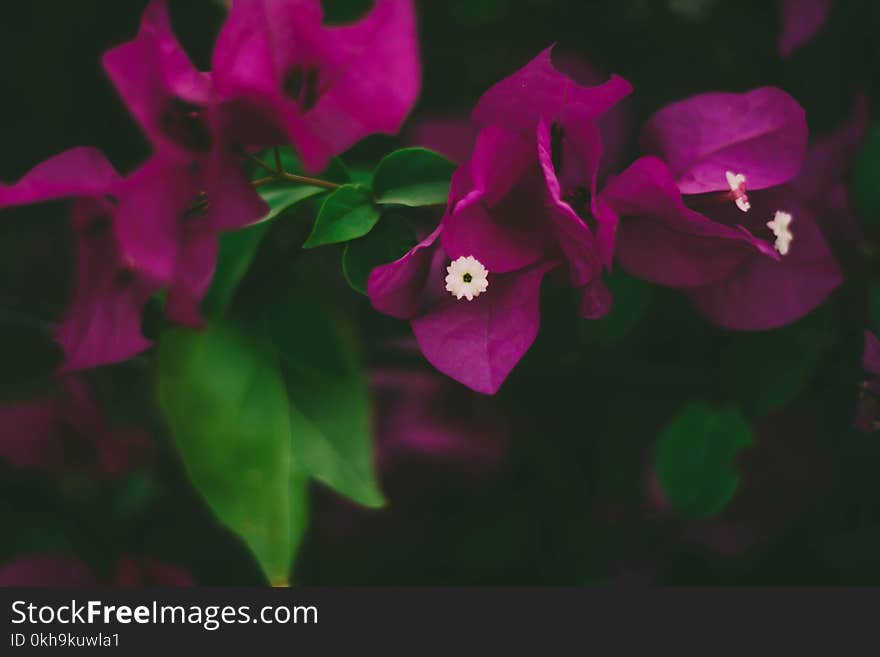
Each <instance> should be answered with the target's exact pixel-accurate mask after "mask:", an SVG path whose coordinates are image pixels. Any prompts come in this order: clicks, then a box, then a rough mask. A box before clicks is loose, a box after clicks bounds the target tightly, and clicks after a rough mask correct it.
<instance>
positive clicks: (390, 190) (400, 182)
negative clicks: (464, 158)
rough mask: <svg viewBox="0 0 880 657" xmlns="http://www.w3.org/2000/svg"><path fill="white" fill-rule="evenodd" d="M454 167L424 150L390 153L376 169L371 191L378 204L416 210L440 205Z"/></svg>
mask: <svg viewBox="0 0 880 657" xmlns="http://www.w3.org/2000/svg"><path fill="white" fill-rule="evenodd" d="M453 171H455V165H454V164H453V163H452V162H450V161H449V160H447V159H446V158H445V157H443V156H442V155H440V154H439V153H435V152H434V151H429V150H428V149H426V148H404V149H402V150H399V151H394V152H393V153H390V154H388V155H386V156H385V158H384V159H383V160H382V161H381V162H380V163H379V166H378V167H376V172H375V173H374V174H373V191H374V192H375V193H376V198H377V200H378V202H379V203H396V204H399V205H409V206H412V207H418V206H422V205H443V204H445V203H446V201H447V199H448V197H449V181H450V179H451V178H452V172H453Z"/></svg>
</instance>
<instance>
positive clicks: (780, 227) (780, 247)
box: [767, 210, 794, 255]
mask: <svg viewBox="0 0 880 657" xmlns="http://www.w3.org/2000/svg"><path fill="white" fill-rule="evenodd" d="M791 220H792V216H791V215H790V214H789V213H788V212H783V211H782V210H777V211H776V214H775V215H774V216H773V221H768V222H767V228H769V229H770V230H772V231H773V234H774V235H776V244H774V247H776V250H777V251H779V253H780V255H785V254H786V253H788V249H789V247H790V246H791V241H792V240H793V239H794V235H792V234H791V231H790V230H789V229H788V227H789V226H790V225H791Z"/></svg>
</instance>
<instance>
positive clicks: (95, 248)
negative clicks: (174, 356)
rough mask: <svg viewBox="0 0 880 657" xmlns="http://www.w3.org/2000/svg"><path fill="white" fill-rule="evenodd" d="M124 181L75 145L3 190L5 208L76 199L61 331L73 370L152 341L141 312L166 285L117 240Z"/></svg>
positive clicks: (118, 357) (0, 201)
mask: <svg viewBox="0 0 880 657" xmlns="http://www.w3.org/2000/svg"><path fill="white" fill-rule="evenodd" d="M121 184H122V181H121V179H120V177H119V175H118V174H117V173H116V171H115V170H114V169H113V167H112V165H111V164H110V163H109V162H108V161H107V159H106V158H105V157H104V156H103V154H102V153H100V152H99V151H96V150H94V149H91V148H75V149H72V150H69V151H65V152H64V153H61V154H59V155H56V156H55V157H53V158H50V159H49V160H47V161H45V162H43V163H42V164H39V165H37V166H36V167H34V168H33V169H32V170H31V171H29V172H28V173H27V174H25V176H24V177H23V178H22V179H21V180H19V181H18V182H17V183H16V184H14V185H11V186H7V187H4V188H2V189H0V208H3V207H10V206H17V205H29V204H34V203H42V202H47V201H57V200H63V199H70V200H72V202H73V205H72V211H71V220H72V224H73V229H74V232H75V237H76V247H77V275H76V287H75V291H74V297H73V300H72V302H71V304H70V307H69V308H68V310H67V313H66V315H65V316H64V318H63V319H62V321H61V323H60V324H59V325H58V327H57V328H56V331H55V337H56V339H57V340H58V342H59V343H60V344H61V346H62V347H63V349H64V353H65V356H66V358H65V361H64V365H63V369H64V370H67V371H72V370H78V369H85V368H90V367H96V366H99V365H106V364H108V363H115V362H118V361H122V360H126V359H128V358H131V357H132V356H135V355H137V354H138V353H140V352H142V351H144V350H145V349H147V348H148V347H149V346H150V342H149V341H148V340H147V339H146V338H144V336H143V334H142V333H141V312H142V310H143V307H144V304H145V303H146V302H147V299H149V298H150V296H151V295H152V294H154V293H155V292H156V291H157V290H158V287H159V286H158V285H157V284H155V282H154V281H152V280H151V279H150V278H149V277H147V276H145V275H144V273H143V272H141V271H139V270H137V269H136V268H135V267H134V266H133V264H132V262H131V261H130V260H129V259H128V258H127V257H126V256H125V254H124V253H123V252H122V251H121V249H120V247H119V243H118V241H117V239H116V227H117V225H118V220H117V210H118V207H117V203H118V200H117V197H116V195H117V194H118V192H119V188H120V185H121Z"/></svg>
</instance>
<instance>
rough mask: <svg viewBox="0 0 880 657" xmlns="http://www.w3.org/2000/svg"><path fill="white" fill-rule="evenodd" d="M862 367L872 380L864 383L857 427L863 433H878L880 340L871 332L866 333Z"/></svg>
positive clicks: (857, 412) (879, 419) (879, 422)
mask: <svg viewBox="0 0 880 657" xmlns="http://www.w3.org/2000/svg"><path fill="white" fill-rule="evenodd" d="M862 367H863V368H864V370H865V371H866V372H867V373H868V374H870V375H871V378H870V379H869V380H867V381H865V382H864V383H862V388H861V391H860V394H859V403H858V409H857V411H856V427H857V428H858V429H860V430H861V431H877V429H878V428H880V340H878V339H877V336H875V335H874V334H873V333H871V332H870V331H865V350H864V353H863V356H862Z"/></svg>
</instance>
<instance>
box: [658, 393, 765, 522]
mask: <svg viewBox="0 0 880 657" xmlns="http://www.w3.org/2000/svg"><path fill="white" fill-rule="evenodd" d="M751 442H752V436H751V430H750V429H749V425H748V424H747V423H746V421H745V418H743V417H742V415H741V414H740V413H739V412H738V411H737V410H736V409H734V408H725V409H717V408H713V407H711V406H707V405H704V404H696V403H695V404H689V405H687V406H685V407H684V408H682V409H681V410H680V411H679V412H678V413H677V414H676V415H675V417H674V418H673V419H672V421H671V422H670V423H669V424H668V425H667V426H666V428H665V429H664V430H663V433H662V434H661V435H660V439H659V441H658V444H657V452H656V471H657V476H658V478H659V479H660V485H661V486H662V488H663V492H664V493H665V495H666V497H667V499H668V500H669V503H670V504H671V505H672V507H673V509H675V510H676V511H677V512H678V513H680V514H681V515H684V516H691V517H701V516H710V515H713V514H715V513H718V512H719V511H720V510H721V509H723V508H724V505H726V504H727V502H728V501H730V498H731V497H733V494H734V492H735V491H736V486H737V483H738V481H739V478H738V477H737V475H736V474H735V473H734V471H733V460H734V458H735V457H736V455H737V453H738V452H739V451H740V450H742V449H743V448H744V447H747V446H748V445H750V444H751Z"/></svg>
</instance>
